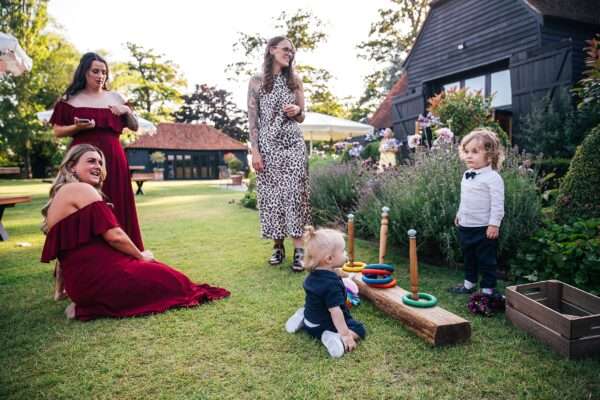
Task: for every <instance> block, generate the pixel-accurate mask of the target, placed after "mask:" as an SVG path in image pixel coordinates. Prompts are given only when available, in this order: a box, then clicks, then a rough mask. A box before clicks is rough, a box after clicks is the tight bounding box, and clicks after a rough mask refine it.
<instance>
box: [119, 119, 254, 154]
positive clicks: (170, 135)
mask: <svg viewBox="0 0 600 400" xmlns="http://www.w3.org/2000/svg"><path fill="white" fill-rule="evenodd" d="M127 148H129V149H165V150H247V149H248V147H247V146H246V145H245V144H243V143H242V142H239V141H237V140H235V139H232V138H231V137H229V136H227V135H226V134H224V133H223V132H222V131H220V130H218V129H217V128H215V127H213V126H210V125H207V124H205V123H201V124H182V123H160V124H158V127H157V129H156V134H154V135H143V136H139V137H138V138H137V140H136V141H135V142H133V143H131V144H130V145H128V146H127Z"/></svg>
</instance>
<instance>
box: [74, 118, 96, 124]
mask: <svg viewBox="0 0 600 400" xmlns="http://www.w3.org/2000/svg"><path fill="white" fill-rule="evenodd" d="M91 122H92V120H91V119H88V118H77V119H75V123H76V124H77V125H87V124H89V123H91Z"/></svg>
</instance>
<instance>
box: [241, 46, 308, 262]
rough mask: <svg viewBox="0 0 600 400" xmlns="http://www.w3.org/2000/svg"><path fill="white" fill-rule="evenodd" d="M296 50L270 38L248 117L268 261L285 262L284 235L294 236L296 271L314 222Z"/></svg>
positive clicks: (253, 84) (252, 91) (252, 85)
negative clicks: (269, 244)
mask: <svg viewBox="0 0 600 400" xmlns="http://www.w3.org/2000/svg"><path fill="white" fill-rule="evenodd" d="M294 54H295V49H294V46H293V45H292V43H291V42H290V41H289V39H287V38H285V37H283V36H277V37H274V38H273V39H271V40H269V42H268V43H267V47H266V50H265V58H264V63H263V71H262V74H259V75H256V76H254V77H253V78H252V79H251V80H250V85H249V89H248V122H249V127H250V142H251V145H252V166H253V167H254V169H255V170H256V172H257V175H256V187H257V193H258V210H259V214H260V224H261V231H262V236H263V238H266V239H273V240H274V242H275V244H274V248H273V255H272V256H271V258H270V259H269V263H270V264H271V265H279V264H281V263H282V262H283V259H284V258H285V248H284V246H283V240H284V239H285V238H286V237H291V238H292V240H293V242H294V259H293V263H292V270H294V271H302V270H303V269H304V267H303V258H304V251H303V248H302V239H301V238H302V234H303V232H304V226H305V225H308V224H310V205H309V193H308V160H307V155H306V145H305V144H304V138H303V136H302V132H301V131H300V127H299V125H298V123H299V122H302V121H304V92H303V89H302V81H301V79H300V78H299V77H298V75H296V74H295V73H294V70H293V60H294Z"/></svg>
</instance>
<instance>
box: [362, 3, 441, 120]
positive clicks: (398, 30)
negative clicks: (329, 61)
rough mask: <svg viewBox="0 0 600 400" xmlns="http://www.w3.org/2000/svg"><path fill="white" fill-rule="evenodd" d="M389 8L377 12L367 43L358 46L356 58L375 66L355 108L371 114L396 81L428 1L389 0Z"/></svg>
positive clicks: (426, 10) (418, 28) (420, 24)
mask: <svg viewBox="0 0 600 400" xmlns="http://www.w3.org/2000/svg"><path fill="white" fill-rule="evenodd" d="M390 1H391V2H392V3H393V5H392V7H390V8H385V9H383V8H382V9H379V19H378V20H377V21H376V22H374V23H373V24H371V29H370V31H369V38H368V40H366V41H364V42H362V43H360V44H359V45H358V48H359V49H360V50H361V53H360V55H359V56H360V57H362V58H364V59H366V60H369V61H374V62H376V63H377V64H378V65H379V69H377V70H376V71H375V72H373V73H372V74H370V75H368V76H367V77H366V78H365V81H366V88H365V92H364V93H363V96H362V97H361V98H360V99H359V101H358V105H357V106H358V107H360V108H362V109H364V110H365V111H366V112H369V113H370V112H372V111H373V110H374V109H375V107H376V106H377V105H379V103H380V102H381V100H383V97H384V96H385V95H386V93H387V92H388V91H389V90H390V89H391V88H392V86H393V85H394V84H395V83H396V82H397V81H398V79H399V78H400V73H401V67H402V63H403V62H404V59H405V58H406V56H407V54H408V51H409V50H410V48H411V47H412V45H413V44H414V42H415V39H416V38H417V35H418V33H419V30H420V29H421V26H422V25H423V22H424V21H425V17H426V16H427V12H428V10H429V5H428V4H429V2H430V0H390Z"/></svg>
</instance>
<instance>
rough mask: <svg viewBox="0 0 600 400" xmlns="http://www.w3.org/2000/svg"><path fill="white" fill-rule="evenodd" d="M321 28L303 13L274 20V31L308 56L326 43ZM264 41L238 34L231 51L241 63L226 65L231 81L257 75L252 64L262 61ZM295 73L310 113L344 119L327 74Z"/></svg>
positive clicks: (301, 68)
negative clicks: (330, 87) (300, 83)
mask: <svg viewBox="0 0 600 400" xmlns="http://www.w3.org/2000/svg"><path fill="white" fill-rule="evenodd" d="M322 25H323V22H322V21H321V20H320V19H319V18H317V17H316V16H314V15H312V14H311V13H310V12H309V11H304V10H297V11H296V12H295V13H293V14H291V15H290V14H288V13H286V12H285V11H284V12H282V13H281V14H280V15H279V16H278V17H277V18H275V20H274V28H275V30H277V31H280V32H282V34H283V35H284V36H286V37H287V38H289V39H290V40H291V41H292V43H294V46H295V47H296V50H297V51H298V52H311V51H313V50H315V49H316V48H318V47H319V45H321V44H322V43H323V42H324V41H325V40H326V39H327V35H326V33H325V32H324V31H323V30H321V29H320V27H321V26H322ZM267 40H268V39H267V38H266V37H265V36H263V35H262V34H260V33H253V34H249V33H243V32H240V33H239V37H238V40H237V41H236V42H235V43H234V44H233V50H234V52H235V53H236V54H237V55H238V57H239V58H240V60H239V61H236V62H233V63H231V64H229V65H227V68H226V70H227V71H228V73H229V75H230V79H233V80H240V79H249V78H250V77H251V76H252V75H254V74H255V73H256V68H257V66H256V65H255V64H256V61H258V60H262V58H263V54H262V51H263V50H264V47H265V45H266V43H267ZM295 69H296V71H297V72H298V74H299V75H300V76H302V82H303V84H304V91H305V98H306V100H307V105H308V106H307V109H308V110H309V111H318V112H322V113H325V114H330V115H334V116H338V117H345V116H346V115H347V111H346V110H345V107H344V105H343V104H342V103H341V102H340V100H339V99H337V98H336V96H335V95H334V94H333V93H332V92H331V91H330V90H329V87H328V83H329V81H330V79H331V74H330V73H329V72H328V71H327V70H325V69H323V68H319V67H315V66H312V65H307V64H298V65H296V66H295Z"/></svg>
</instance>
